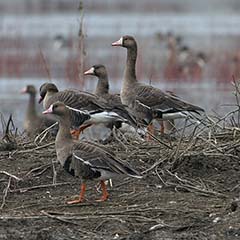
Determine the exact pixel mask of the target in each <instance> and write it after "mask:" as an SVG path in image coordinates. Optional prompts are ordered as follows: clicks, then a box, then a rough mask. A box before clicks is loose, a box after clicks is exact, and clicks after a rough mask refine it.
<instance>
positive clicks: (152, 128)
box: [146, 123, 154, 141]
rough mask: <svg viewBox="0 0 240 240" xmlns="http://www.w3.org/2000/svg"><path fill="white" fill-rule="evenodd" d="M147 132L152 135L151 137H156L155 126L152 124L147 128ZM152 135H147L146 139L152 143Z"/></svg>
mask: <svg viewBox="0 0 240 240" xmlns="http://www.w3.org/2000/svg"><path fill="white" fill-rule="evenodd" d="M147 131H148V132H149V133H150V134H151V135H154V126H153V124H152V123H150V124H149V125H148V126H147ZM150 134H147V137H146V140H147V141H151V140H152V139H153V138H152V136H151V135H150Z"/></svg>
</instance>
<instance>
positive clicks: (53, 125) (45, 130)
mask: <svg viewBox="0 0 240 240" xmlns="http://www.w3.org/2000/svg"><path fill="white" fill-rule="evenodd" d="M57 124H58V122H55V123H54V124H52V125H51V126H50V127H48V128H46V129H44V130H43V131H42V132H41V133H40V134H38V135H37V136H36V138H35V139H34V143H36V142H37V140H38V139H39V138H40V137H41V136H42V135H43V134H45V133H46V132H48V131H49V130H50V129H51V128H53V127H55V126H56V125H57ZM44 136H45V135H44ZM44 136H43V138H41V139H40V143H41V142H42V140H43V139H44Z"/></svg>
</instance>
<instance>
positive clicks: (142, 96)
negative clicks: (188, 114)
mask: <svg viewBox="0 0 240 240" xmlns="http://www.w3.org/2000/svg"><path fill="white" fill-rule="evenodd" d="M136 100H138V101H140V102H141V103H143V104H145V105H147V106H149V107H151V108H152V109H153V110H155V109H159V110H162V111H164V110H168V109H171V111H175V112H178V111H193V112H196V113H198V111H204V110H203V109H202V108H201V107H198V106H195V105H193V104H190V103H188V102H186V101H183V100H181V99H180V98H178V97H175V96H171V95H169V94H167V93H164V92H163V91H161V90H160V89H157V88H154V87H152V86H148V85H140V86H139V87H138V89H137V94H136Z"/></svg>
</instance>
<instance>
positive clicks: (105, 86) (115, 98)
mask: <svg viewBox="0 0 240 240" xmlns="http://www.w3.org/2000/svg"><path fill="white" fill-rule="evenodd" d="M84 75H93V76H96V77H98V83H97V87H96V89H95V92H94V93H95V94H96V95H97V96H99V97H102V98H104V99H106V100H107V101H108V102H111V103H113V104H115V105H121V104H122V102H121V98H120V95H119V94H111V93H109V81H108V74H107V69H106V67H105V66H104V65H101V64H99V65H94V66H92V67H91V68H90V69H89V70H87V71H86V72H84Z"/></svg>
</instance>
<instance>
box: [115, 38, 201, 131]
mask: <svg viewBox="0 0 240 240" xmlns="http://www.w3.org/2000/svg"><path fill="white" fill-rule="evenodd" d="M112 46H121V47H125V48H127V62H126V66H125V71H124V79H123V84H122V88H121V100H122V103H123V104H125V105H128V106H134V105H135V102H136V101H138V102H139V103H140V104H141V105H142V106H145V107H146V108H151V110H152V111H153V112H154V115H153V118H155V119H160V118H162V120H169V119H176V118H185V117H186V116H187V114H186V113H188V112H195V113H198V112H199V111H204V110H203V109H202V108H201V107H198V106H195V105H192V104H190V103H187V102H185V101H183V100H181V99H179V98H177V97H174V96H171V95H169V94H167V93H165V92H163V91H161V90H160V89H158V88H155V87H153V86H150V85H145V84H142V83H139V82H138V81H137V78H136V70H135V65H136V59H137V43H136V41H135V39H134V38H133V37H132V36H123V37H121V38H120V39H119V40H118V41H116V42H114V43H112ZM165 111H167V112H166V114H163V113H164V112H165ZM139 115H141V112H139ZM148 129H149V131H151V132H152V126H151V125H149V128H148Z"/></svg>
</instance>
